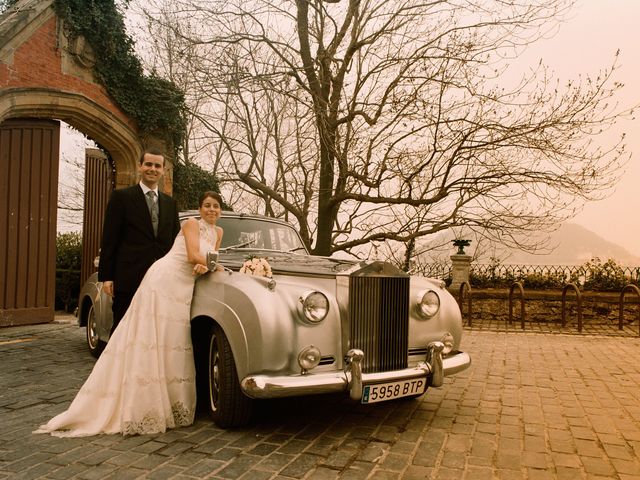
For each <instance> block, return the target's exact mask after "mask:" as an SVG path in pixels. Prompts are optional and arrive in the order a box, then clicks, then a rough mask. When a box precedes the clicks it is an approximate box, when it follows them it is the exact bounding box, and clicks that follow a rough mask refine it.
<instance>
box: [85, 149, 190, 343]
mask: <svg viewBox="0 0 640 480" xmlns="http://www.w3.org/2000/svg"><path fill="white" fill-rule="evenodd" d="M138 172H139V173H140V183H139V184H137V185H133V186H131V187H128V188H122V189H119V190H114V191H113V193H112V194H111V198H110V199H109V203H108V204H107V211H106V214H105V217H104V227H103V230H102V244H101V247H100V264H99V266H98V281H100V282H103V284H102V289H103V291H104V292H105V293H106V294H107V295H110V296H111V297H112V298H113V306H112V310H113V326H112V327H111V334H112V335H113V332H114V331H115V329H116V327H117V326H118V323H120V320H121V319H122V317H123V316H124V314H125V312H126V311H127V308H129V304H130V303H131V299H132V298H133V295H134V294H135V292H136V290H137V289H138V286H139V285H140V282H141V281H142V277H144V274H145V273H146V272H147V270H148V269H149V267H150V266H151V264H152V263H153V262H155V261H156V260H157V259H159V258H160V257H163V256H164V255H166V253H167V252H168V251H169V250H170V249H171V246H172V245H173V241H174V239H175V237H176V235H177V234H178V232H179V231H180V222H179V220H178V207H177V205H176V202H175V200H174V199H173V198H171V197H170V196H168V195H165V194H164V193H162V192H160V191H159V190H158V182H159V181H160V178H161V177H162V175H163V174H164V155H163V154H162V153H161V152H160V151H158V150H146V151H145V152H144V153H143V154H142V157H141V158H140V165H138Z"/></svg>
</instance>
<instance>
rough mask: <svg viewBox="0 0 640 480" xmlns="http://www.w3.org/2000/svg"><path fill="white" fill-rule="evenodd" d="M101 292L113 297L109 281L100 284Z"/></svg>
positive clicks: (111, 285) (111, 284) (111, 283)
mask: <svg viewBox="0 0 640 480" xmlns="http://www.w3.org/2000/svg"><path fill="white" fill-rule="evenodd" d="M102 291H103V292H104V293H106V294H107V295H109V296H110V297H113V282H112V281H111V280H107V281H106V282H102Z"/></svg>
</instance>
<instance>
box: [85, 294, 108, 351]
mask: <svg viewBox="0 0 640 480" xmlns="http://www.w3.org/2000/svg"><path fill="white" fill-rule="evenodd" d="M105 345H106V344H105V342H103V341H102V340H100V337H99V336H98V319H97V317H96V312H95V309H94V308H93V303H92V304H91V307H89V313H88V314H87V347H88V348H89V352H90V353H91V355H93V356H94V357H95V358H98V357H100V354H101V353H102V351H103V350H104V347H105Z"/></svg>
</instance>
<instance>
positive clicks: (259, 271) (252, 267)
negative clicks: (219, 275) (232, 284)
mask: <svg viewBox="0 0 640 480" xmlns="http://www.w3.org/2000/svg"><path fill="white" fill-rule="evenodd" d="M240 273H244V274H246V275H255V276H256V277H271V275H272V272H271V265H269V262H267V259H266V258H260V257H251V258H249V259H247V260H245V261H244V263H243V264H242V267H240Z"/></svg>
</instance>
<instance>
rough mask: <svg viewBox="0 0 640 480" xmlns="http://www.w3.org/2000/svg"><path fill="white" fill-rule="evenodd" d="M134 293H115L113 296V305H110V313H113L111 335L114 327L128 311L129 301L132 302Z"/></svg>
mask: <svg viewBox="0 0 640 480" xmlns="http://www.w3.org/2000/svg"><path fill="white" fill-rule="evenodd" d="M134 295H135V292H131V293H129V292H117V293H115V294H114V296H113V303H112V305H111V311H112V312H113V325H112V326H111V335H113V332H114V331H115V330H116V327H117V326H118V324H119V323H120V320H122V317H124V314H125V313H126V312H127V310H128V309H129V305H131V300H133V296H134Z"/></svg>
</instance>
